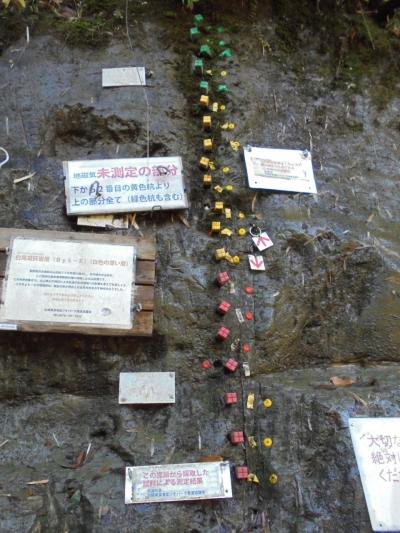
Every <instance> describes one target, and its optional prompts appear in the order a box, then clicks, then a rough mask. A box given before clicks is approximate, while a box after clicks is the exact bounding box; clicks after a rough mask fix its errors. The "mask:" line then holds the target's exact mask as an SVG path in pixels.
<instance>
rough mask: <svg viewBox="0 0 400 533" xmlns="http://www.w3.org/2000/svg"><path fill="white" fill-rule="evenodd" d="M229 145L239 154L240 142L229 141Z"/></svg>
mask: <svg viewBox="0 0 400 533" xmlns="http://www.w3.org/2000/svg"><path fill="white" fill-rule="evenodd" d="M229 144H230V145H231V148H232V150H233V151H234V152H237V151H238V150H239V148H240V142H239V141H229Z"/></svg>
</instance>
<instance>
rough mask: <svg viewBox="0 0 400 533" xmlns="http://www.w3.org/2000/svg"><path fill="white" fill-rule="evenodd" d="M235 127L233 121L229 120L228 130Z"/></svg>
mask: <svg viewBox="0 0 400 533" xmlns="http://www.w3.org/2000/svg"><path fill="white" fill-rule="evenodd" d="M235 128H236V126H235V124H234V123H233V122H229V124H228V130H234V129H235Z"/></svg>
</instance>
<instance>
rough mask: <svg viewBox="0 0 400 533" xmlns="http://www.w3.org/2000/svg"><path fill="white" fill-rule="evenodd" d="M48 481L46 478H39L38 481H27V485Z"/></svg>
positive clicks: (41, 483)
mask: <svg viewBox="0 0 400 533" xmlns="http://www.w3.org/2000/svg"><path fill="white" fill-rule="evenodd" d="M48 482H49V480H48V479H39V481H28V482H27V483H26V484H27V485H46V484H47V483H48Z"/></svg>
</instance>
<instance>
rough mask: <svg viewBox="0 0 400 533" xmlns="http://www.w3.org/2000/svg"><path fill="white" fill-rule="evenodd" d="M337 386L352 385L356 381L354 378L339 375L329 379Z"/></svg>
mask: <svg viewBox="0 0 400 533" xmlns="http://www.w3.org/2000/svg"><path fill="white" fill-rule="evenodd" d="M329 381H330V382H331V383H332V385H335V387H350V386H351V385H353V383H354V379H350V378H340V377H339V376H332V377H331V379H330V380H329Z"/></svg>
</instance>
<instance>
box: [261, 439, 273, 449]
mask: <svg viewBox="0 0 400 533" xmlns="http://www.w3.org/2000/svg"><path fill="white" fill-rule="evenodd" d="M263 446H264V448H271V446H272V439H270V438H269V437H266V438H265V439H264V440H263Z"/></svg>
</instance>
